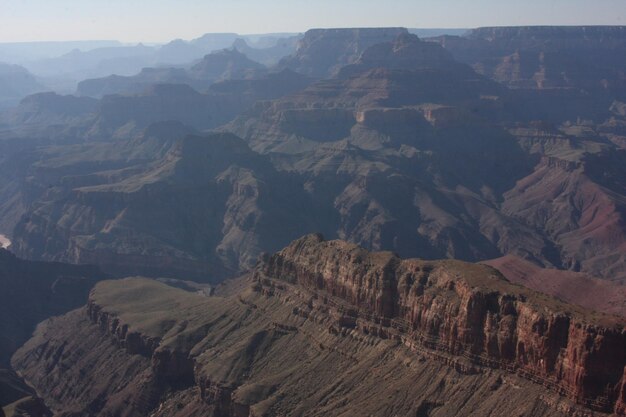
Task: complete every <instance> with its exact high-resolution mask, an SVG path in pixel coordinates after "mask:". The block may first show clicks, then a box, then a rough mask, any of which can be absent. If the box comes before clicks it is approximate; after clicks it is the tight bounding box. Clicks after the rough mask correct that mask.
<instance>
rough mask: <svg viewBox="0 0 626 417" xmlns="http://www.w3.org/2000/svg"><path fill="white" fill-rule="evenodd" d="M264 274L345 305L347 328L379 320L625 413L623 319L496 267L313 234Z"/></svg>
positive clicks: (417, 339) (414, 339)
mask: <svg viewBox="0 0 626 417" xmlns="http://www.w3.org/2000/svg"><path fill="white" fill-rule="evenodd" d="M263 277H272V278H274V279H278V280H283V281H287V282H290V283H294V284H299V285H301V286H304V287H305V288H307V289H309V290H311V291H314V292H319V291H323V292H325V293H327V294H328V295H329V296H331V297H337V298H339V299H341V300H343V301H345V302H347V306H341V307H340V311H343V315H342V316H345V317H343V318H342V320H341V323H340V324H343V325H344V326H352V327H354V326H358V322H359V320H360V319H366V320H369V321H371V320H372V319H376V321H379V322H382V323H384V324H386V325H387V326H388V327H391V328H392V329H395V330H397V331H398V332H397V333H398V334H400V335H401V336H399V337H401V339H402V340H403V341H404V342H405V343H418V344H422V345H425V346H427V347H429V348H432V349H435V350H439V351H443V352H446V353H449V354H452V355H459V356H465V357H467V358H469V359H470V360H471V361H472V362H475V363H477V364H480V365H487V366H490V367H496V368H502V369H506V370H509V371H512V372H517V373H519V374H520V375H523V376H525V377H527V378H529V379H531V380H533V381H536V382H539V383H541V384H543V385H545V386H547V387H549V388H551V389H553V390H555V391H557V392H558V393H560V394H561V395H564V396H567V397H568V398H571V399H572V400H574V401H576V402H578V403H581V404H584V405H586V406H588V407H590V408H592V409H597V410H601V411H605V412H610V411H614V412H615V413H618V414H619V413H621V415H623V408H624V399H623V392H624V389H625V388H624V387H625V384H626V380H625V379H624V370H625V366H626V330H624V322H623V320H620V319H618V318H614V317H612V316H605V315H602V314H597V313H593V312H591V311H586V310H583V309H580V308H577V307H574V306H571V305H566V304H564V303H561V302H559V301H558V300H556V299H551V298H549V297H547V296H544V295H542V294H540V293H536V292H533V291H530V290H527V289H525V288H523V287H519V286H516V285H514V284H511V283H510V282H508V281H507V280H505V279H504V277H502V276H501V275H500V274H499V273H498V272H497V271H495V270H493V269H490V268H489V267H485V266H479V265H472V264H466V263H460V262H456V261H440V262H428V261H420V260H416V259H408V260H401V259H400V258H398V257H397V256H395V255H393V254H392V253H390V252H380V253H369V252H367V251H365V250H363V249H361V248H359V247H358V246H356V245H352V244H349V243H346V242H342V241H329V242H326V241H324V240H323V238H322V237H321V236H319V235H310V236H307V237H305V238H302V239H300V240H298V241H296V242H294V243H293V244H291V245H290V246H289V247H287V248H286V249H284V250H282V251H281V252H279V253H277V254H275V255H273V256H272V257H270V258H269V259H268V261H267V262H266V263H265V264H264V265H263V266H262V267H261V268H260V269H259V271H258V272H257V279H259V280H261V281H262V280H263ZM387 326H385V327H387Z"/></svg>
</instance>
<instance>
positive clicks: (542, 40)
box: [438, 26, 626, 93]
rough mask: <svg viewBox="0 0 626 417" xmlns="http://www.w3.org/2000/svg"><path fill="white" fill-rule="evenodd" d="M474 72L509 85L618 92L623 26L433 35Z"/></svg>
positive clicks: (622, 62) (625, 38) (625, 39)
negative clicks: (474, 70) (451, 35)
mask: <svg viewBox="0 0 626 417" xmlns="http://www.w3.org/2000/svg"><path fill="white" fill-rule="evenodd" d="M438 41H439V42H440V43H441V44H442V45H443V46H444V47H445V48H446V49H448V50H449V51H451V52H452V54H453V55H454V56H455V57H456V58H457V59H459V60H460V61H462V62H466V63H469V64H471V65H472V66H473V67H474V68H475V69H476V70H477V71H478V72H480V73H481V74H484V75H486V76H489V77H490V78H493V79H495V80H497V81H499V82H502V83H504V84H507V85H509V86H511V87H515V88H537V89H550V88H577V89H585V90H587V91H598V90H602V91H604V92H608V93H610V92H613V93H614V92H615V91H622V92H623V88H624V87H625V86H626V85H625V84H624V83H625V82H626V79H625V78H624V74H623V72H622V71H621V68H623V67H624V65H625V64H626V61H625V58H624V56H623V55H624V54H623V53H620V51H624V48H626V27H623V26H569V27H568V26H563V27H559V26H534V27H523V26H522V27H499V28H488V27H487V28H479V29H474V30H471V31H469V32H468V33H467V34H466V35H464V37H450V36H445V37H442V38H439V40H438Z"/></svg>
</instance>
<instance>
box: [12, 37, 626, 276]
mask: <svg viewBox="0 0 626 417" xmlns="http://www.w3.org/2000/svg"><path fill="white" fill-rule="evenodd" d="M537 30H538V29H537ZM607 30H609V32H610V31H611V30H612V29H607ZM396 32H397V33H396ZM472 33H474V32H472ZM477 33H482V32H480V31H479V32H477ZM496 33H497V34H499V35H498V36H502V37H503V38H506V36H508V37H509V38H511V42H513V43H514V41H515V42H518V43H521V41H519V40H516V39H517V38H516V37H515V36H517V35H515V36H514V35H513V34H509V33H508V32H506V31H504V30H503V31H502V33H501V32H498V31H496ZM516 33H517V32H514V34H516ZM521 33H522V34H524V33H525V32H524V31H521ZM576 33H578V32H576ZM594 33H595V32H594ZM392 35H393V38H392V39H393V40H392V41H386V39H388V38H389V37H391V36H392ZM566 35H567V34H566ZM477 36H478V35H476V34H475V33H474V34H473V35H472V34H470V35H468V37H466V38H463V39H464V40H463V39H462V40H463V41H465V40H467V41H470V40H472V39H475V38H476V37H477ZM494 36H495V35H494ZM519 36H521V35H519ZM543 36H548V35H545V34H544V35H543ZM563 36H565V35H563ZM568 36H569V35H568ZM572 36H573V39H574V40H575V39H577V38H576V36H574V35H572ZM607 36H608V35H607ZM611 36H612V35H611ZM483 37H486V35H485V36H483ZM527 37H528V36H527ZM522 38H523V37H522ZM532 38H533V39H535V38H538V35H533V36H532ZM333 39H342V41H341V42H340V45H343V46H341V47H337V48H336V50H335V51H334V52H333V54H334V55H332V56H327V57H325V58H323V57H321V56H318V55H316V54H318V53H321V51H326V50H328V49H329V48H328V47H326V46H323V45H327V44H328V42H331V41H332V40H333ZM437 39H438V38H437ZM523 39H525V38H523ZM559 39H560V38H559ZM591 39H592V40H591V41H589V42H591V44H592V45H595V43H593V42H595V41H593V39H594V38H593V37H592V38H591ZM616 39H619V37H616ZM435 40H436V39H435ZM574 40H572V41H571V42H570V43H571V46H569V47H570V48H572V50H573V51H576V50H577V49H576V48H578V47H579V45H580V42H579V41H574ZM332 42H334V41H332ZM376 42H378V43H376ZM485 42H486V41H485ZM494 42H495V41H494ZM502 42H504V41H502ZM585 42H587V41H585ZM616 42H617V41H616ZM372 43H373V44H372ZM544 43H545V42H544ZM570 43H567V45H570ZM583 43H584V42H583ZM523 44H524V45H525V43H523ZM541 45H544V44H543V43H539V46H537V47H543V46H541ZM567 45H566V46H567ZM585 45H586V44H585ZM611 45H613V44H611ZM616 45H618V44H616ZM443 46H444V47H445V48H444V47H442V46H440V45H439V44H438V43H437V42H432V41H431V42H425V41H423V40H420V39H418V38H417V37H416V36H414V35H410V34H408V33H407V32H406V31H405V30H400V29H397V30H396V29H389V30H387V29H385V30H375V29H371V30H330V31H323V30H319V31H310V32H308V33H307V34H305V36H304V38H303V39H302V41H301V43H300V46H299V48H298V50H297V51H296V52H295V53H294V55H293V56H292V57H291V58H290V59H292V61H293V62H296V61H297V62H300V63H301V64H302V65H305V64H306V65H309V66H310V68H313V66H314V64H315V65H317V64H320V65H321V64H322V63H324V66H325V68H326V69H325V70H324V71H328V68H331V67H332V68H335V70H333V71H331V72H332V73H333V74H335V76H334V77H332V78H328V79H324V80H318V81H315V82H313V80H312V79H311V78H308V77H306V76H304V75H302V74H298V73H296V72H293V71H292V70H288V69H286V70H283V71H280V72H270V73H268V74H265V75H263V76H259V75H257V76H252V78H247V79H234V80H225V81H221V82H217V83H214V84H212V85H211V86H210V87H209V89H208V91H207V92H206V93H199V92H197V91H195V90H193V89H192V88H191V87H189V86H186V85H184V84H159V85H155V86H153V87H151V88H149V89H148V90H147V91H145V92H143V93H141V94H135V95H128V96H122V95H112V96H107V97H105V98H103V99H100V100H96V99H91V98H86V97H82V98H76V97H71V96H67V97H61V96H55V95H51V94H47V95H36V96H32V97H30V98H28V99H27V100H24V101H23V103H22V105H21V106H19V107H18V108H16V109H14V110H13V111H12V112H9V113H6V114H5V115H4V118H0V119H1V120H3V122H4V126H5V129H4V130H3V131H2V132H0V137H3V138H5V139H3V142H2V143H3V144H4V145H3V146H5V149H7V155H10V157H7V159H6V160H5V161H4V162H3V163H2V164H0V172H3V173H4V174H3V175H4V179H3V180H2V186H1V187H0V192H2V196H3V201H4V202H5V203H3V204H2V205H1V206H0V209H1V210H2V212H3V213H4V216H3V220H1V221H0V224H1V225H2V227H3V229H2V230H4V231H6V232H7V233H8V234H10V235H11V236H12V237H13V240H14V241H15V249H14V250H15V251H16V252H17V253H18V254H19V255H20V256H25V257H28V258H31V259H44V260H63V261H71V262H77V261H81V262H93V263H97V264H100V265H109V266H110V267H111V272H114V273H115V274H121V275H127V274H135V273H141V274H144V275H154V274H156V273H157V272H156V271H153V272H149V271H147V270H145V269H141V268H134V267H131V265H137V264H144V261H140V259H151V260H150V261H148V263H152V262H154V261H153V260H152V259H153V258H151V256H155V254H159V255H158V256H165V254H167V256H166V258H167V259H168V261H167V262H166V263H167V264H168V265H172V268H171V269H169V270H170V271H171V272H168V274H169V275H171V274H175V271H186V272H185V273H191V274H192V275H194V276H206V275H207V271H211V270H213V271H221V272H219V273H218V272H216V276H224V275H228V274H230V273H231V272H234V271H236V270H239V269H241V270H245V269H246V268H248V267H249V266H250V265H252V264H253V263H254V260H255V259H256V258H257V256H258V255H259V254H260V253H261V252H263V251H274V250H276V249H278V248H280V247H282V246H283V245H286V244H287V243H288V242H289V241H291V240H292V239H295V238H297V237H298V236H299V235H301V234H303V233H309V232H316V231H320V232H323V233H324V234H325V235H327V236H330V237H337V238H342V239H346V240H349V241H352V242H355V243H358V244H361V245H363V246H365V247H367V248H371V249H376V250H383V249H388V250H394V251H396V252H397V253H399V254H401V255H402V256H419V257H422V258H429V259H437V258H445V257H448V258H456V259H462V260H466V261H472V262H475V261H482V260H487V259H494V258H498V257H501V256H504V255H512V256H517V257H520V258H522V259H525V260H528V261H531V262H533V263H534V264H536V265H537V266H540V267H547V268H557V269H565V270H571V271H573V272H581V273H585V274H588V275H589V276H591V277H597V278H601V279H606V280H611V281H614V282H616V283H623V282H624V279H626V269H625V268H626V267H625V265H626V263H625V262H624V259H625V258H624V248H625V246H624V245H625V244H626V243H625V242H626V240H625V234H624V227H623V224H624V214H623V213H624V212H625V211H624V207H625V206H624V204H625V202H626V200H625V199H624V195H625V194H626V190H625V188H624V187H625V186H624V181H623V178H625V175H626V172H624V168H623V166H624V165H623V163H622V161H623V155H624V152H625V151H624V146H625V145H624V144H625V143H626V139H625V138H626V130H625V129H624V126H626V121H625V120H626V110H624V104H623V103H624V102H623V101H620V100H619V97H618V96H619V94H620V93H619V91H620V90H619V89H618V88H617V87H615V88H613V87H610V88H609V87H607V90H606V91H607V92H609V93H610V94H609V93H600V92H593V94H591V93H587V92H585V91H586V90H584V83H583V84H580V86H579V88H550V89H548V88H544V89H537V88H511V87H512V86H511V85H508V84H507V83H504V82H502V80H499V79H490V78H489V77H487V76H485V75H488V74H486V73H485V74H484V75H481V74H480V73H478V72H477V71H476V68H475V67H476V66H475V65H474V67H472V66H471V65H468V64H465V63H462V62H459V61H458V60H457V58H458V57H456V55H455V54H456V52H455V50H454V48H448V46H447V45H446V44H445V43H444V44H443ZM583 46H584V45H583ZM616 47H617V46H616ZM494 48H495V47H494ZM580 48H582V46H581V47H580ZM583 49H584V48H583ZM316 51H317V52H316ZM342 51H343V52H342ZM347 51H357V52H354V54H355V55H350V56H348V55H345V54H347V53H348V52H347ZM224 54H226V55H228V54H232V53H230V52H229V53H224ZM235 54H239V53H238V52H237V53H235ZM215 55H220V54H215ZM239 55H241V54H239ZM239 55H237V56H239ZM210 56H211V55H209V57H210ZM220 56H221V55H220ZM305 57H308V58H306V59H305ZM459 59H460V58H459ZM309 60H310V62H309ZM218 61H219V60H218ZM207 62H208V61H207ZM216 62H217V61H216ZM220 62H221V61H220ZM290 62H291V61H290ZM301 64H298V65H301ZM298 65H295V64H294V65H293V66H292V67H293V68H294V69H296V70H298V71H302V72H305V73H310V74H313V73H312V72H310V71H307V70H303V69H301V68H300V67H298ZM472 65H473V64H472ZM286 66H288V67H289V65H286ZM218 67H219V68H220V71H222V70H223V69H224V67H223V66H221V64H220V65H218ZM316 71H317V70H316ZM315 74H316V75H317V76H321V75H319V73H315ZM600 75H601V74H596V73H594V72H591V73H589V74H588V76H589V77H599V76H600ZM325 76H328V75H325ZM599 81H600V79H598V82H599ZM577 82H578V81H577ZM581 83H582V82H581ZM548 90H549V91H548ZM581 115H582V116H581ZM177 123H178V125H177ZM181 124H183V125H186V126H183V125H181ZM173 126H178V127H173ZM206 129H216V130H219V131H221V132H228V133H235V135H236V136H238V137H240V138H242V139H243V141H244V142H245V143H246V146H247V147H249V149H250V150H251V153H250V159H249V161H255V162H252V163H250V164H249V165H246V166H245V169H247V170H249V171H248V172H250V173H252V174H251V175H252V177H253V178H255V179H254V181H261V182H260V183H259V184H262V185H259V186H258V187H257V186H255V189H257V188H258V191H255V193H257V192H258V197H253V199H254V200H256V199H258V200H259V201H260V202H261V201H263V202H272V203H271V204H269V203H259V204H257V203H254V204H252V203H250V201H249V200H248V199H247V198H245V199H241V200H240V201H238V202H237V203H235V200H233V199H231V198H230V197H229V198H226V197H223V198H222V197H217V198H216V199H213V200H212V204H216V205H215V206H214V208H213V209H211V210H208V211H203V210H197V211H196V210H190V207H191V206H190V205H189V204H180V205H179V204H170V205H167V204H165V205H154V204H153V203H152V202H153V201H154V200H153V198H154V197H152V196H155V195H157V194H152V193H153V191H150V192H149V193H148V192H147V190H148V189H149V188H151V187H154V186H155V185H153V183H155V181H156V183H159V184H167V185H166V188H167V189H168V191H167V195H169V196H172V195H176V196H181V195H187V194H186V193H187V192H188V191H189V190H188V189H185V188H184V187H185V186H184V185H183V184H187V183H190V182H191V183H195V184H197V183H198V182H199V181H201V180H200V179H201V178H205V177H204V175H206V173H205V171H204V168H202V167H201V164H198V165H195V166H196V168H194V169H189V170H185V171H184V172H183V173H180V174H177V176H176V177H175V178H176V179H170V177H169V176H168V175H166V174H164V171H162V167H164V166H169V165H171V163H172V160H173V159H179V158H180V157H181V156H180V155H179V154H177V151H176V150H175V149H174V148H175V146H174V145H173V144H174V143H175V142H176V141H177V140H180V139H182V138H184V137H185V136H186V135H188V134H190V133H193V134H196V135H197V134H198V133H199V132H198V131H202V130H206ZM202 136H206V137H211V136H210V135H205V134H202ZM229 137H231V138H232V140H233V141H234V142H236V143H238V141H239V139H237V138H235V137H234V136H229ZM18 138H19V139H18ZM148 138H151V139H149V140H147V139H148ZM155 138H159V139H155ZM209 141H210V140H209ZM236 146H239V145H236ZM206 149H207V150H208V149H210V146H209V145H207V148H206ZM208 152H213V151H208ZM215 152H217V154H220V152H218V151H215ZM259 154H260V155H259ZM227 155H230V154H227ZM220 157H224V158H230V157H231V156H225V155H222V154H220ZM17 161H19V163H20V164H19V165H20V168H19V169H16V168H15V165H16V162H17ZM88 162H89V163H88ZM237 164H238V163H237V162H236V160H233V161H232V163H231V164H230V165H226V166H225V167H224V168H226V167H227V166H231V168H230V169H232V170H235V169H237V170H238V169H240V168H241V167H239V166H238V165H237ZM222 172H223V173H224V175H226V174H225V173H226V172H227V171H222ZM229 172H230V171H229ZM238 172H240V174H237V176H238V178H239V179H238V180H236V181H237V183H242V182H243V183H246V184H247V183H249V181H251V180H250V179H243V177H241V175H242V174H241V171H238ZM270 172H271V174H269V173H270ZM246 175H248V174H246ZM227 176H228V178H232V176H231V174H228V175H227ZM166 178H167V179H166ZM212 178H213V179H211V178H205V179H206V180H207V181H209V182H211V181H213V180H216V179H217V178H226V177H220V176H219V175H218V176H216V177H212ZM269 178H271V180H268V179H269ZM218 181H222V180H218ZM129 184H133V185H132V186H129ZM138 184H142V185H141V186H139V185H138ZM222 184H224V182H222ZM159 187H160V185H159ZM238 187H239V186H237V187H235V188H234V189H237V188H238ZM103 190H116V191H115V192H109V191H107V192H102V191H103ZM122 190H124V191H122ZM128 190H130V192H129V191H128ZM283 190H289V191H288V193H291V194H292V195H293V196H297V197H295V198H289V197H287V192H284V191H283ZM196 192H197V190H196V191H194V193H196ZM206 192H208V189H207V191H206ZM211 192H216V190H212V191H211ZM220 193H221V192H220ZM87 195H89V196H90V197H89V198H92V197H93V196H96V195H97V196H98V197H97V198H96V199H95V200H84V198H85V196H87ZM158 195H159V196H162V195H163V194H160V193H159V194H158ZM194 195H196V194H194ZM220 195H224V196H226V195H231V196H232V195H234V194H220ZM280 195H281V196H282V197H278V196H280ZM131 196H132V197H131ZM244 200H246V201H247V202H246V203H244ZM180 201H188V200H185V198H181V199H180ZM131 202H132V203H131ZM218 202H219V203H218ZM273 202H276V203H273ZM302 205H304V206H305V208H304V209H303V208H302ZM270 206H271V207H272V209H271V210H269V207H270ZM113 207H115V208H113ZM135 207H137V208H139V207H141V212H142V213H143V215H141V216H139V217H138V218H135V217H133V215H131V214H130V213H133V212H138V211H137V210H138V209H136V208H135ZM215 210H216V211H215ZM278 212H280V213H297V214H290V215H283V214H281V216H283V217H285V220H284V221H283V225H284V227H282V228H280V229H281V233H278V234H276V232H275V231H274V232H270V230H271V228H269V226H268V225H269V224H275V223H273V222H274V221H273V220H272V221H269V220H268V221H269V223H263V222H261V223H258V222H257V221H256V220H253V219H261V218H263V219H269V218H272V217H274V215H273V214H272V213H278ZM24 213H26V214H24ZM117 216H122V217H119V218H118V217H117ZM128 216H130V217H128ZM164 216H165V217H164ZM275 217H276V218H278V216H275ZM96 219H97V220H96ZM116 219H117V220H116ZM122 219H124V220H123V221H122ZM172 219H187V220H184V221H182V220H181V223H180V225H179V226H177V227H178V228H179V229H177V230H183V232H174V233H173V235H169V233H170V232H168V236H165V235H161V234H159V233H155V230H157V229H160V228H163V227H165V226H164V225H174V224H178V223H179V222H178V220H172ZM296 219H297V220H296ZM183 224H194V225H199V224H202V225H204V226H203V227H201V228H199V229H198V230H203V233H205V234H206V237H204V238H203V240H204V242H203V243H200V242H196V243H193V244H192V243H190V242H191V241H195V238H191V236H192V235H193V233H191V232H188V231H184V230H185V227H187V226H182V225H183ZM261 224H265V226H261ZM121 225H123V227H121ZM232 225H237V226H236V227H235V228H234V229H233V227H232ZM120 227H121V228H120ZM167 227H169V226H167ZM167 227H166V228H167ZM181 227H182V229H180V228H181ZM194 227H197V226H194ZM116 230H124V232H123V233H122V234H120V233H118V232H114V231H116ZM185 234H186V235H188V237H189V239H185V238H182V236H183V235H185ZM270 235H276V237H272V238H270V237H269V236H270ZM113 236H115V238H114V239H113ZM122 236H123V237H122ZM172 236H175V237H172ZM118 239H121V240H118ZM122 241H123V242H124V243H123V244H122V243H120V242H122ZM209 242H211V243H209ZM223 245H225V246H223ZM96 248H97V250H96ZM94 251H95V252H94ZM199 261H201V262H200V263H197V262H199ZM185 264H187V265H188V266H183V265H185ZM155 265H163V263H160V262H157V263H155ZM165 269H168V268H165ZM194 271H196V272H194ZM228 271H230V272H228Z"/></svg>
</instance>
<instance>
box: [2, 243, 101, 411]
mask: <svg viewBox="0 0 626 417" xmlns="http://www.w3.org/2000/svg"><path fill="white" fill-rule="evenodd" d="M104 277H105V275H104V274H102V273H101V272H100V271H98V270H97V269H96V268H93V267H88V266H74V265H67V264H60V263H46V262H31V261H24V260H21V259H18V258H16V257H15V256H14V255H12V254H11V253H10V252H8V251H7V250H5V249H0V288H2V291H0V409H2V408H3V407H7V409H10V412H9V411H7V413H6V414H7V415H8V416H13V415H15V416H22V415H30V416H31V417H44V416H51V415H52V414H50V413H49V411H48V409H47V408H46V407H45V404H44V403H43V402H42V401H41V400H40V399H38V398H37V395H36V393H35V392H34V391H33V389H32V388H31V387H29V386H28V385H26V384H25V383H24V382H23V381H22V380H21V378H20V377H18V376H17V375H16V374H15V373H14V372H13V371H12V370H11V369H10V364H9V361H10V358H11V355H13V353H14V352H15V351H16V350H17V349H18V348H19V347H20V346H21V345H22V344H23V343H24V342H25V341H26V340H27V339H28V338H30V337H31V334H32V332H33V330H34V329H35V326H36V325H37V323H39V322H40V321H42V320H44V319H47V318H49V317H51V316H55V315H60V314H64V313H66V312H68V311H70V310H73V309H75V308H77V307H79V306H80V305H82V304H83V303H84V300H85V298H86V297H87V294H88V293H89V291H90V290H91V288H92V287H93V286H94V285H95V283H96V282H97V281H98V280H101V279H103V278H104ZM20 413H21V414H20ZM24 413H26V414H24Z"/></svg>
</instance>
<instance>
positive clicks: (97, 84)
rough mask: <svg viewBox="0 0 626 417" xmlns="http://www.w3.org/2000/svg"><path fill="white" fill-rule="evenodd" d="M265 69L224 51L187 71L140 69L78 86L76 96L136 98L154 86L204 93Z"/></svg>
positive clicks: (235, 52)
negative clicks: (217, 84) (174, 86)
mask: <svg viewBox="0 0 626 417" xmlns="http://www.w3.org/2000/svg"><path fill="white" fill-rule="evenodd" d="M265 72H266V68H265V67H264V66H263V65H261V64H259V63H258V62H255V61H252V60H250V59H248V58H247V57H246V56H245V55H244V54H242V53H241V52H239V51H238V50H237V49H224V50H221V51H216V52H213V53H211V54H208V55H205V56H204V58H203V59H201V60H199V61H198V62H197V63H195V64H194V65H192V66H191V67H190V68H188V69H185V68H144V69H142V70H141V72H140V73H139V74H136V75H132V76H127V77H124V76H120V75H110V76H108V77H105V78H96V79H89V80H84V81H81V82H80V83H78V87H77V89H76V92H77V94H78V95H80V96H89V97H96V98H101V97H103V96H105V95H110V94H126V95H128V94H138V93H142V92H143V91H144V90H146V89H148V88H150V87H151V86H153V85H155V84H186V85H189V86H190V87H193V88H194V89H196V90H198V91H205V90H206V89H207V88H208V87H209V86H210V85H211V84H213V83H215V82H217V81H223V80H229V79H246V78H254V77H256V78H258V77H259V76H262V75H264V73H265Z"/></svg>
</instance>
